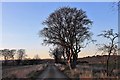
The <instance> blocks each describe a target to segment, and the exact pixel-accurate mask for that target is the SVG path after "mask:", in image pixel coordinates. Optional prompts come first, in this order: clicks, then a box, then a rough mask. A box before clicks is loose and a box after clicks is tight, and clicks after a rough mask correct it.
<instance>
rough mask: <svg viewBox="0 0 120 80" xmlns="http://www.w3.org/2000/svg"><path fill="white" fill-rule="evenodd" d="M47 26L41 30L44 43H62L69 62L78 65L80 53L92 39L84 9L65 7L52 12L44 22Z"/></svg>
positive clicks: (90, 22)
mask: <svg viewBox="0 0 120 80" xmlns="http://www.w3.org/2000/svg"><path fill="white" fill-rule="evenodd" d="M43 24H44V25H46V26H47V27H45V28H44V29H43V30H41V31H40V36H41V35H42V36H44V37H45V38H44V44H53V45H60V46H62V47H63V48H64V49H65V52H66V55H67V61H68V64H70V63H71V64H73V68H74V67H75V65H76V61H77V57H78V53H79V52H80V51H81V48H84V47H85V46H86V45H87V44H88V41H89V40H91V35H92V33H91V32H90V31H89V30H90V25H91V24H92V21H91V20H89V19H88V18H87V15H86V12H85V11H83V10H82V9H80V10H78V9H77V8H70V7H63V8H60V9H58V10H56V11H55V12H53V13H51V14H50V15H49V17H48V18H47V19H46V20H45V21H44V22H43Z"/></svg>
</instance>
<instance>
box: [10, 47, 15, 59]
mask: <svg viewBox="0 0 120 80" xmlns="http://www.w3.org/2000/svg"><path fill="white" fill-rule="evenodd" d="M15 54H16V50H15V49H12V50H9V57H10V58H12V60H14V56H15Z"/></svg>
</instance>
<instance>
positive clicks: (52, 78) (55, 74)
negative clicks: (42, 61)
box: [37, 64, 68, 80]
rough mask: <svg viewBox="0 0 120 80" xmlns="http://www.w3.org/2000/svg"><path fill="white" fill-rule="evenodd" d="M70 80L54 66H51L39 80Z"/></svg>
mask: <svg viewBox="0 0 120 80" xmlns="http://www.w3.org/2000/svg"><path fill="white" fill-rule="evenodd" d="M46 79H47V80H59V79H62V80H68V78H67V77H66V76H65V75H64V74H63V73H62V72H60V71H59V70H58V69H57V68H56V67H55V66H54V65H53V64H49V65H48V67H47V68H46V69H45V71H43V73H42V74H41V75H40V76H39V77H38V79H37V80H46Z"/></svg>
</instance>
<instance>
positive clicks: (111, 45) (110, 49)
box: [98, 29, 118, 76]
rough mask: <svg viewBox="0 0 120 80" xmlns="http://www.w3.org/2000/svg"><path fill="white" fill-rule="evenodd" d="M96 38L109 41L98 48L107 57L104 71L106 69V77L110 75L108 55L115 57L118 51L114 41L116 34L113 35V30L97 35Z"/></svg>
mask: <svg viewBox="0 0 120 80" xmlns="http://www.w3.org/2000/svg"><path fill="white" fill-rule="evenodd" d="M98 36H102V37H104V38H106V39H108V40H109V42H108V43H106V44H102V46H100V47H99V50H100V51H102V53H107V55H108V57H107V60H106V69H107V76H109V75H110V72H111V71H110V69H109V62H110V61H109V60H110V55H115V54H117V51H118V46H117V44H118V42H117V41H116V39H117V38H118V33H114V32H113V29H110V30H107V31H103V33H102V34H99V35H98Z"/></svg>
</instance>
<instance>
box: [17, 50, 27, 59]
mask: <svg viewBox="0 0 120 80" xmlns="http://www.w3.org/2000/svg"><path fill="white" fill-rule="evenodd" d="M17 53H18V59H19V60H23V59H24V58H25V57H26V56H27V55H26V54H25V50H24V49H19V50H18V51H17Z"/></svg>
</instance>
